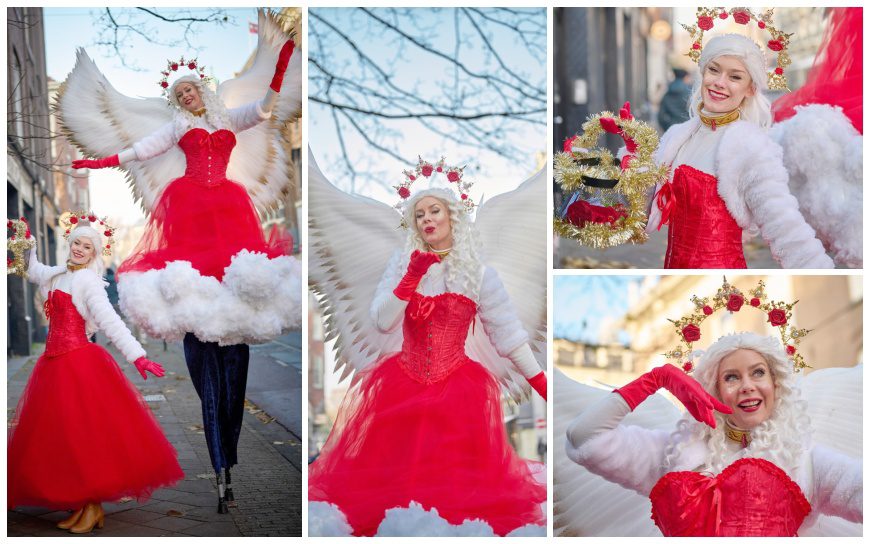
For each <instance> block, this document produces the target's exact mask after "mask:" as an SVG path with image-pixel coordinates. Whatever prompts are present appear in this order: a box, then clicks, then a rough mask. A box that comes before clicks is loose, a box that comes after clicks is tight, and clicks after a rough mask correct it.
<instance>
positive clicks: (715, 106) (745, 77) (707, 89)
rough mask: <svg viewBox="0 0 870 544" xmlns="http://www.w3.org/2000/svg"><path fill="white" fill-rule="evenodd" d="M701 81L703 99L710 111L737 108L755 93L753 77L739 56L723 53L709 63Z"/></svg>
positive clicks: (706, 108)
mask: <svg viewBox="0 0 870 544" xmlns="http://www.w3.org/2000/svg"><path fill="white" fill-rule="evenodd" d="M703 76H704V77H703V80H702V82H701V99H702V100H703V101H704V109H705V110H707V111H708V112H710V113H728V112H729V111H733V110H736V109H737V108H739V107H740V105H741V104H742V103H743V99H744V98H746V97H747V96H752V95H754V94H755V86H754V85H753V84H752V78H751V77H750V76H749V72H748V71H747V70H746V66H744V65H743V61H741V60H740V59H739V58H737V57H733V56H730V55H722V56H720V57H717V58H715V59H713V60H711V61H710V62H708V63H707V66H706V68H704V75H703Z"/></svg>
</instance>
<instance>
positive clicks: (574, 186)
mask: <svg viewBox="0 0 870 544" xmlns="http://www.w3.org/2000/svg"><path fill="white" fill-rule="evenodd" d="M603 118H607V119H612V120H613V122H615V123H616V126H617V127H618V128H619V130H620V131H621V135H622V136H623V138H625V139H626V140H627V141H628V140H630V141H632V142H634V144H636V149H635V150H634V151H633V152H630V153H629V155H628V156H627V157H626V158H624V159H623V160H622V161H621V165H619V166H617V165H616V164H614V157H613V154H612V153H611V152H610V151H609V150H608V149H606V148H598V147H596V145H597V143H598V138H599V137H600V136H601V134H602V133H603V132H605V130H604V128H603V126H602V124H601V120H602V119H603ZM581 128H582V131H583V132H582V133H581V134H579V135H577V136H574V137H573V138H571V139H569V140H568V145H566V149H567V150H566V151H561V152H559V153H556V156H555V157H554V159H553V162H554V165H553V168H554V171H555V175H554V179H555V181H556V183H558V184H559V185H561V186H562V189H563V191H564V192H565V193H566V194H569V193H572V192H574V191H576V190H578V189H580V188H581V187H582V186H583V176H587V177H590V178H596V179H616V180H618V182H617V184H616V185H615V186H614V187H613V188H612V189H598V191H599V192H600V194H604V195H606V194H609V193H610V194H614V195H617V194H618V195H623V196H624V197H625V198H626V200H627V201H628V210H627V211H628V215H627V216H626V217H621V218H619V219H618V220H617V221H615V222H614V223H613V224H610V223H589V224H586V225H585V226H583V227H578V226H577V225H574V224H572V223H570V222H568V221H566V220H564V219H560V218H554V220H553V230H554V231H555V233H556V234H557V235H559V236H561V237H562V238H572V239H574V240H577V241H578V242H580V243H581V244H583V245H584V246H589V247H593V248H597V249H604V248H609V247H614V246H618V245H621V244H625V243H629V242H630V243H635V244H637V243H643V242H645V241H646V240H647V234H646V231H645V227H646V223H647V219H648V216H647V212H646V207H647V193H648V191H649V190H650V189H651V188H652V187H654V186H655V185H656V183H657V182H659V181H660V180H662V179H665V178H666V177H667V174H668V168H667V167H666V166H659V165H657V164H656V163H655V161H654V160H653V153H655V150H656V148H657V147H658V145H659V137H658V134H657V133H656V130H655V129H654V128H653V127H652V126H650V125H648V124H647V123H644V122H643V121H639V120H637V119H634V118H630V119H625V118H620V116H616V115H614V114H613V113H611V112H609V111H605V112H602V113H599V114H597V115H592V116H590V117H589V118H588V119H587V120H586V122H585V123H583V126H582V127H581ZM569 146H570V147H569ZM595 159H597V160H595Z"/></svg>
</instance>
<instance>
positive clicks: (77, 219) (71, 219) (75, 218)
mask: <svg viewBox="0 0 870 544" xmlns="http://www.w3.org/2000/svg"><path fill="white" fill-rule="evenodd" d="M69 222H70V223H72V224H73V225H75V224H76V223H78V222H79V218H78V217H76V216H72V217H70V218H69Z"/></svg>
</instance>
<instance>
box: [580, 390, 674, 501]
mask: <svg viewBox="0 0 870 544" xmlns="http://www.w3.org/2000/svg"><path fill="white" fill-rule="evenodd" d="M629 412H631V408H629V406H628V403H626V402H625V399H623V398H622V396H620V395H619V394H616V393H613V394H610V395H607V396H605V397H604V398H602V399H601V400H599V401H598V402H596V403H595V404H593V405H592V406H590V407H589V408H588V409H587V410H585V411H583V412H582V413H581V414H580V415H578V416H577V417H576V418H575V419H574V421H572V422H571V424H570V425H569V426H568V429H567V431H566V435H567V444H566V445H565V451H566V453H567V454H568V457H569V458H570V459H571V460H572V461H574V462H575V463H577V464H580V465H582V466H584V467H585V468H586V469H587V470H589V472H592V473H593V474H597V475H599V476H601V477H602V478H604V479H606V480H608V481H610V482H613V483H615V484H619V485H620V486H622V487H624V488H626V489H631V490H633V491H637V492H638V493H640V494H642V495H646V496H648V495H649V492H650V491H651V490H652V488H653V486H654V485H655V484H656V482H658V481H659V479H660V478H661V477H662V476H663V475H664V473H665V469H664V458H665V446H666V445H667V443H668V439H669V433H668V432H667V431H663V430H652V429H645V428H643V427H637V426H634V425H620V424H619V423H620V422H621V421H622V419H623V418H624V417H625V416H626V415H628V413H629Z"/></svg>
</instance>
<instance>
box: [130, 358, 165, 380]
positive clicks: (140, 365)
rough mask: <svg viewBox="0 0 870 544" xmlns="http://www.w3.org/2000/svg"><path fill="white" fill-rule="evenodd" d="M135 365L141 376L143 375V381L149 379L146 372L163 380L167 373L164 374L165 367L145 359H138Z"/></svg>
mask: <svg viewBox="0 0 870 544" xmlns="http://www.w3.org/2000/svg"><path fill="white" fill-rule="evenodd" d="M133 364H134V365H135V366H136V370H138V371H139V374H141V375H142V379H143V380H147V379H148V375H147V374H145V371H146V370H147V371H148V372H150V373H152V374H154V375H155V376H157V377H158V378H162V377H163V374H165V372H163V367H162V366H160V363H155V362H154V361H149V360H148V359H146V358H145V357H139V358H138V359H136V360H135V361H133Z"/></svg>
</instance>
